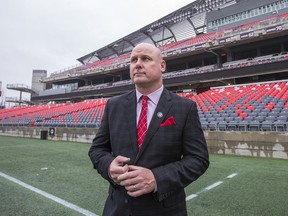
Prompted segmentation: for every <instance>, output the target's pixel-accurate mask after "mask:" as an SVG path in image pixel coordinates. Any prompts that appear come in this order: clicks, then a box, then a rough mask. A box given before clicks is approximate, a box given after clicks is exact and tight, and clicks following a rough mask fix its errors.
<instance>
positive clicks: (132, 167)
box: [129, 165, 143, 171]
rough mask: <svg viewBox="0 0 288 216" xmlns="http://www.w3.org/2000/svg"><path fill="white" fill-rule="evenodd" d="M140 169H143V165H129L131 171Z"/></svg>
mask: <svg viewBox="0 0 288 216" xmlns="http://www.w3.org/2000/svg"><path fill="white" fill-rule="evenodd" d="M140 169H143V167H140V166H133V165H129V171H135V170H140Z"/></svg>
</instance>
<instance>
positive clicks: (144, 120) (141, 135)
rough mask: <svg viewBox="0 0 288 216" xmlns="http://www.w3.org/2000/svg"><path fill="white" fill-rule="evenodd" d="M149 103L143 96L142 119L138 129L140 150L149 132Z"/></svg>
mask: <svg viewBox="0 0 288 216" xmlns="http://www.w3.org/2000/svg"><path fill="white" fill-rule="evenodd" d="M147 101H148V97H147V96H142V108H141V113H140V117H139V120H138V127H137V136H138V141H137V143H138V149H140V148H141V145H142V143H143V140H144V138H145V135H146V132H147V109H148V106H147V105H148V103H147Z"/></svg>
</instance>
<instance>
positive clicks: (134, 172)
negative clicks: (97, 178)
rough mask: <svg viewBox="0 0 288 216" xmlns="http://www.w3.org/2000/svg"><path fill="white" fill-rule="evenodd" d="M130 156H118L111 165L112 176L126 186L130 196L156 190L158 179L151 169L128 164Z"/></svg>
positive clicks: (118, 182)
mask: <svg viewBox="0 0 288 216" xmlns="http://www.w3.org/2000/svg"><path fill="white" fill-rule="evenodd" d="M129 161H130V158H127V157H123V156H117V157H116V158H115V159H114V160H113V161H112V163H111V165H110V167H109V174H110V178H111V179H112V180H113V181H114V182H115V183H116V184H119V185H121V186H124V187H125V189H126V190H127V193H128V195H129V196H132V197H138V196H141V195H143V194H147V193H151V192H152V191H154V189H155V186H156V181H155V177H154V174H153V173H152V171H151V170H150V169H147V168H144V167H140V166H133V165H128V164H127V163H128V162H129Z"/></svg>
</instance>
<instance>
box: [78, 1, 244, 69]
mask: <svg viewBox="0 0 288 216" xmlns="http://www.w3.org/2000/svg"><path fill="white" fill-rule="evenodd" d="M238 1H239V0H238ZM236 2H237V0H196V1H193V2H192V3H190V4H188V5H186V6H184V7H182V8H180V9H178V10H176V11H174V12H172V13H170V14H168V15H167V16H165V17H163V18H161V19H159V20H156V21H154V22H152V23H150V24H148V25H146V26H144V27H143V28H141V29H139V30H137V31H135V32H133V33H131V34H129V35H127V36H125V37H123V38H121V39H119V40H117V41H114V42H112V43H110V44H108V45H106V46H104V47H102V48H100V49H98V50H95V51H94V52H91V53H89V54H87V55H85V56H83V57H80V58H79V59H77V60H78V61H79V62H81V63H82V64H87V63H92V62H95V61H97V60H101V59H104V58H109V57H114V56H121V55H123V54H125V53H129V52H131V50H132V49H133V47H134V46H135V45H137V44H138V43H140V42H147V43H153V44H155V45H156V46H163V45H165V44H169V43H171V42H176V41H180V40H185V39H187V38H191V37H194V36H196V35H198V34H203V33H206V12H207V11H211V10H215V9H218V8H222V7H226V6H228V5H231V4H234V3H236Z"/></svg>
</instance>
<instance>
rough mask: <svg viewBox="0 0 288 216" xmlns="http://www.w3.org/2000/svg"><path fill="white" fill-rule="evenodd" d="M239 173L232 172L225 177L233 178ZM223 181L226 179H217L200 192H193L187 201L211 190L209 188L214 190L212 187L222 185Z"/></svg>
mask: <svg viewBox="0 0 288 216" xmlns="http://www.w3.org/2000/svg"><path fill="white" fill-rule="evenodd" d="M237 175H238V173H232V174H230V175H228V176H227V177H226V178H225V179H232V178H234V177H235V176H237ZM223 182H224V180H222V181H217V182H215V183H213V184H211V185H209V186H207V187H205V188H204V189H203V190H201V191H198V192H197V193H195V194H191V195H189V196H187V197H186V202H188V201H190V200H192V199H194V198H196V197H198V196H199V195H200V194H201V193H204V192H207V191H209V190H212V189H213V188H215V187H218V186H219V185H221V184H222V183H223Z"/></svg>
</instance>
